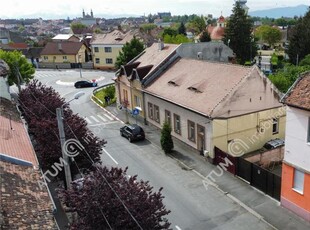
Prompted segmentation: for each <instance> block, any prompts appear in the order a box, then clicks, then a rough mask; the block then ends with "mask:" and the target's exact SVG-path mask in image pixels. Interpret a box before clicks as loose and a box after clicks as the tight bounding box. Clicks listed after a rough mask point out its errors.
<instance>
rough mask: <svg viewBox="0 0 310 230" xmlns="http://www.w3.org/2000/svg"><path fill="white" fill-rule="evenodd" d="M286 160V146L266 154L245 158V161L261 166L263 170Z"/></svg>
mask: <svg viewBox="0 0 310 230" xmlns="http://www.w3.org/2000/svg"><path fill="white" fill-rule="evenodd" d="M283 158H284V146H282V147H279V148H276V149H272V150H268V151H266V152H262V153H257V154H255V155H253V156H249V157H245V158H244V159H245V160H247V161H249V162H251V163H256V164H259V165H261V166H262V167H263V168H265V167H268V165H270V163H273V162H281V161H282V160H283Z"/></svg>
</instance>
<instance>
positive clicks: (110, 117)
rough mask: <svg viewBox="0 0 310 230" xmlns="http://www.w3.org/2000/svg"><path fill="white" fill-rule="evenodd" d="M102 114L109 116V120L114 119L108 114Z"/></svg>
mask: <svg viewBox="0 0 310 230" xmlns="http://www.w3.org/2000/svg"><path fill="white" fill-rule="evenodd" d="M104 116H106V117H107V118H109V120H111V121H113V120H114V119H113V118H112V117H110V116H109V115H108V114H104Z"/></svg>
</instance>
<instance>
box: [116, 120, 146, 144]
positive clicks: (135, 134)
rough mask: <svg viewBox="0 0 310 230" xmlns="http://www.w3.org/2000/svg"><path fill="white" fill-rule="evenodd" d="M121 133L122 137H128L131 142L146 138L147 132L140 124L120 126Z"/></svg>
mask: <svg viewBox="0 0 310 230" xmlns="http://www.w3.org/2000/svg"><path fill="white" fill-rule="evenodd" d="M120 133H121V136H122V137H126V138H127V139H128V140H129V142H132V141H136V140H144V139H145V134H144V130H143V129H142V128H141V127H140V126H139V125H136V124H134V125H125V126H123V127H121V128H120Z"/></svg>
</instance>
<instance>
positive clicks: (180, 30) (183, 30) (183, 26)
mask: <svg viewBox="0 0 310 230" xmlns="http://www.w3.org/2000/svg"><path fill="white" fill-rule="evenodd" d="M178 33H179V34H183V35H185V36H186V28H185V25H184V23H183V22H181V24H180V26H179V28H178Z"/></svg>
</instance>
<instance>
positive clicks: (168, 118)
mask: <svg viewBox="0 0 310 230" xmlns="http://www.w3.org/2000/svg"><path fill="white" fill-rule="evenodd" d="M165 121H166V122H168V124H169V125H171V113H170V111H168V110H165Z"/></svg>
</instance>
